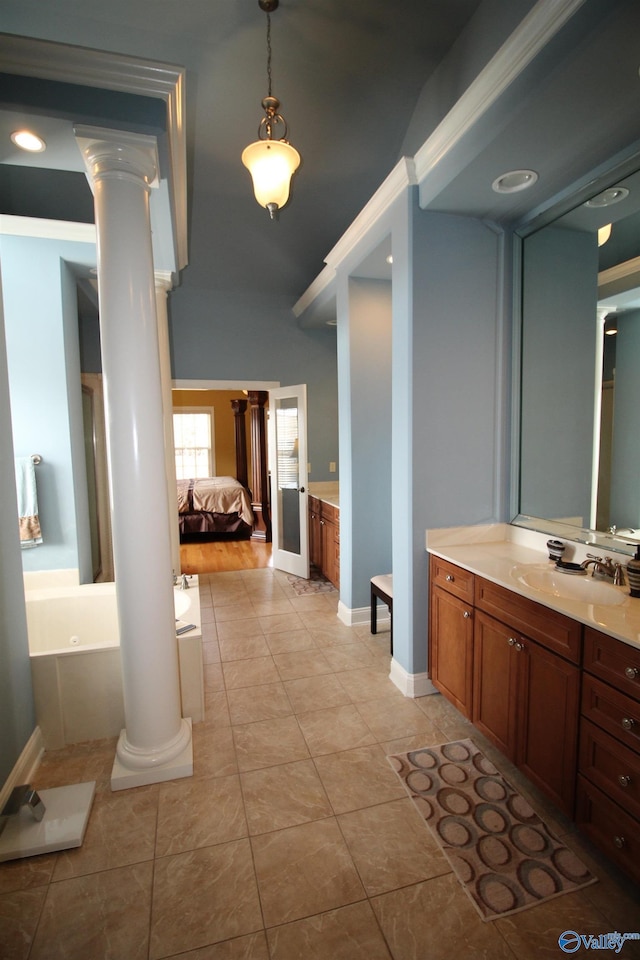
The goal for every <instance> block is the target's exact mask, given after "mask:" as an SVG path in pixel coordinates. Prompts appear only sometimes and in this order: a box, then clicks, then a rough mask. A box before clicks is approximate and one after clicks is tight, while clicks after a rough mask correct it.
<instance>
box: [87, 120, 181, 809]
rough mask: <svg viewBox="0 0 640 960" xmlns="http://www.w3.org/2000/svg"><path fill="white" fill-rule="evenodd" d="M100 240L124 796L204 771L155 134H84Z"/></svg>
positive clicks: (115, 783) (118, 776)
mask: <svg viewBox="0 0 640 960" xmlns="http://www.w3.org/2000/svg"><path fill="white" fill-rule="evenodd" d="M76 137H77V138H78V142H79V145H80V148H81V150H82V153H83V156H84V160H85V165H86V168H87V171H88V175H89V182H90V183H91V185H92V189H93V194H94V201H95V216H96V231H97V237H98V286H99V303H100V336H101V345H102V365H103V378H104V386H105V414H106V421H107V446H108V453H109V477H110V484H111V503H112V526H113V552H114V565H115V573H116V592H117V598H118V620H119V625H120V648H121V657H122V673H123V691H124V706H125V724H126V726H125V729H124V730H123V731H122V733H121V734H120V739H119V741H118V748H117V754H116V760H115V762H114V768H113V773H112V778H111V786H112V788H113V789H115V790H119V789H125V788H126V787H130V786H139V785H141V784H144V783H156V782H159V781H162V780H167V779H173V778H175V777H180V776H189V775H191V774H192V773H193V757H192V750H191V728H190V724H189V722H188V721H186V720H183V719H182V718H181V708H180V681H179V668H178V647H177V641H176V632H175V613H174V603H173V585H172V560H171V539H170V533H169V530H170V527H169V503H168V495H167V483H166V468H165V447H164V426H163V404H162V389H161V374H160V357H159V347H158V327H157V317H156V295H155V283H154V272H153V254H152V247H151V227H150V218H149V193H150V189H151V186H152V185H153V183H154V181H155V180H156V177H157V171H158V161H157V154H156V143H155V138H153V137H146V136H140V135H134V134H128V133H124V132H122V131H109V130H99V129H96V128H89V127H82V128H76Z"/></svg>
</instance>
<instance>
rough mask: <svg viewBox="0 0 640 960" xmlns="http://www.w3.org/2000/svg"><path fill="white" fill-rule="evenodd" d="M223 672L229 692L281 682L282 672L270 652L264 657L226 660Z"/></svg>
mask: <svg viewBox="0 0 640 960" xmlns="http://www.w3.org/2000/svg"><path fill="white" fill-rule="evenodd" d="M222 674H223V676H224V682H225V686H226V688H227V692H231V691H232V690H237V689H239V688H241V687H255V686H257V685H259V684H263V683H280V674H279V673H278V671H277V670H276V665H275V663H274V662H273V657H272V656H271V655H270V654H269V655H268V656H264V657H262V656H259V657H250V658H248V659H238V660H235V659H234V660H225V662H224V663H223V664H222Z"/></svg>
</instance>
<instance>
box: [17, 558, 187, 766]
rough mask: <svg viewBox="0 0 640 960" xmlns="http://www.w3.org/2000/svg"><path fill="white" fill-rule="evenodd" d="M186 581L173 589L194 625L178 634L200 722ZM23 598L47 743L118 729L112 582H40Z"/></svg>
mask: <svg viewBox="0 0 640 960" xmlns="http://www.w3.org/2000/svg"><path fill="white" fill-rule="evenodd" d="M52 582H56V580H55V577H54V578H53V579H52ZM189 583H190V589H189V590H180V589H177V588H176V589H175V590H174V607H175V610H174V616H175V617H176V618H177V617H180V618H182V619H184V620H186V621H187V622H189V623H193V624H194V625H195V626H194V629H193V630H190V631H189V632H188V633H184V634H182V635H181V636H179V637H177V639H176V640H175V642H176V643H177V647H178V658H179V662H180V697H181V704H182V716H183V717H191V718H192V719H193V720H194V721H195V722H199V721H201V720H204V677H203V663H202V628H201V625H200V624H201V621H200V602H199V601H200V598H199V590H198V578H197V577H193V578H192V579H191V580H190V581H189ZM25 598H26V610H27V627H28V633H29V653H30V656H31V673H32V678H33V689H34V700H35V708H36V719H37V722H38V730H39V731H40V733H41V738H42V742H43V744H44V747H45V748H46V749H49V750H57V749H59V748H61V747H64V746H67V745H68V744H72V743H81V742H83V741H86V740H102V739H105V738H107V737H113V736H117V735H118V734H119V733H120V731H121V729H122V727H123V725H124V722H125V714H124V698H123V685H122V665H121V663H122V661H121V652H120V639H119V627H118V610H117V601H116V585H115V583H91V584H83V585H82V586H75V587H73V586H71V587H42V588H41V589H38V590H31V591H28V592H27V593H26V594H25ZM22 782H25V781H24V780H23V781H22Z"/></svg>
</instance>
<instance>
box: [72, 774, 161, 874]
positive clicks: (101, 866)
mask: <svg viewBox="0 0 640 960" xmlns="http://www.w3.org/2000/svg"><path fill="white" fill-rule="evenodd" d="M158 795H159V787H158V786H157V785H153V786H150V787H138V788H136V789H134V790H123V791H122V792H118V793H111V794H110V795H104V794H103V795H101V796H99V797H96V798H95V800H94V802H93V805H92V807H91V812H90V814H89V822H88V824H87V831H86V833H85V836H84V840H83V842H82V846H81V847H78V848H76V849H72V850H64V851H62V852H61V853H59V854H58V860H57V863H56V866H55V870H54V872H53V879H54V880H55V881H57V880H67V879H69V878H70V877H79V876H83V875H85V874H87V873H94V872H95V871H97V870H107V869H110V868H113V867H124V866H127V865H128V864H131V863H139V862H141V861H143V860H153V855H154V847H155V835H156V821H157V816H158Z"/></svg>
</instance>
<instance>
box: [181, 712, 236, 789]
mask: <svg viewBox="0 0 640 960" xmlns="http://www.w3.org/2000/svg"><path fill="white" fill-rule="evenodd" d="M192 736H193V775H194V777H195V778H197V779H201V778H202V777H228V776H230V775H231V774H234V773H237V772H238V761H237V760H236V748H235V744H234V742H233V734H232V732H231V727H230V726H229V725H227V726H224V727H218V726H215V727H213V728H212V727H211V726H209V725H206V724H202V723H196V724H194V727H193V731H192Z"/></svg>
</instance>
